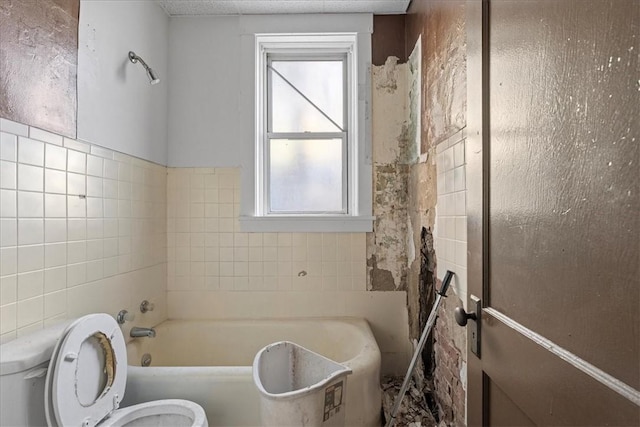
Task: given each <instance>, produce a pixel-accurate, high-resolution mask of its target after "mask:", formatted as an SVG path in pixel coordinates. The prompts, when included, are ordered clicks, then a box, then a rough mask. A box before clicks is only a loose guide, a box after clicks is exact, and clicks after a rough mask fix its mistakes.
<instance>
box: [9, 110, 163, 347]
mask: <svg viewBox="0 0 640 427" xmlns="http://www.w3.org/2000/svg"><path fill="white" fill-rule="evenodd" d="M166 230H167V223H166V168H165V167H164V166H159V165H156V164H153V163H150V162H146V161H142V160H140V159H136V158H134V157H131V156H127V155H123V154H120V153H116V152H113V151H110V150H107V149H104V148H101V147H96V146H92V145H90V144H87V143H84V142H82V141H74V140H71V139H68V138H63V137H61V136H59V135H55V134H52V133H50V132H45V131H42V130H40V129H35V128H31V127H28V126H25V125H22V124H20V123H15V122H11V121H9V120H5V119H0V341H2V342H4V341H7V340H10V339H13V338H15V337H16V336H18V335H20V334H23V333H27V332H29V331H33V330H36V329H39V328H42V327H44V326H46V325H48V324H49V323H51V322H54V321H56V320H59V319H63V318H67V317H75V316H79V315H82V314H85V313H89V312H93V311H104V312H107V313H110V314H114V315H115V314H116V313H117V312H118V311H119V310H120V309H123V308H126V309H128V310H134V311H135V310H136V307H137V306H138V305H139V303H140V301H142V300H143V299H151V300H155V302H156V307H158V308H157V310H156V311H155V312H154V313H153V314H150V315H145V316H146V317H145V316H143V315H139V316H138V319H137V322H140V323H141V324H147V325H148V324H149V323H158V321H160V320H162V319H163V318H165V317H166Z"/></svg>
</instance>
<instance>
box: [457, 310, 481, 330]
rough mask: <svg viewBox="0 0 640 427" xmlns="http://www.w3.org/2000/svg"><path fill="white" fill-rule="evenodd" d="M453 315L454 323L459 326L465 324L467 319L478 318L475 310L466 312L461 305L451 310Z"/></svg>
mask: <svg viewBox="0 0 640 427" xmlns="http://www.w3.org/2000/svg"><path fill="white" fill-rule="evenodd" d="M453 315H454V317H455V318H456V323H457V324H458V325H460V326H467V321H468V320H469V319H471V320H477V319H478V316H476V313H475V311H472V312H470V313H467V312H466V311H465V310H464V308H462V307H456V309H455V310H454V312H453Z"/></svg>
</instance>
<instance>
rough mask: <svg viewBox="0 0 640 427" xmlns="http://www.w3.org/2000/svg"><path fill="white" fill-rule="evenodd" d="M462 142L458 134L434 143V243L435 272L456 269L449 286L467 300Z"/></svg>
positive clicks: (461, 137)
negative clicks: (435, 144)
mask: <svg viewBox="0 0 640 427" xmlns="http://www.w3.org/2000/svg"><path fill="white" fill-rule="evenodd" d="M465 146H466V142H465V139H464V136H463V135H462V134H460V133H459V134H456V135H454V136H453V137H452V138H450V139H449V140H447V141H444V142H443V143H441V144H439V145H438V146H437V147H436V169H437V174H438V175H437V186H438V187H437V191H438V200H437V205H436V227H435V237H436V239H435V246H436V258H437V274H438V278H439V279H440V280H442V279H443V278H444V275H445V273H446V271H447V270H451V271H453V272H455V273H456V275H455V276H454V280H453V282H452V288H453V289H454V291H455V292H456V294H457V295H458V297H460V299H461V300H462V302H463V303H464V304H465V307H466V303H467V209H466V197H467V186H466V159H465Z"/></svg>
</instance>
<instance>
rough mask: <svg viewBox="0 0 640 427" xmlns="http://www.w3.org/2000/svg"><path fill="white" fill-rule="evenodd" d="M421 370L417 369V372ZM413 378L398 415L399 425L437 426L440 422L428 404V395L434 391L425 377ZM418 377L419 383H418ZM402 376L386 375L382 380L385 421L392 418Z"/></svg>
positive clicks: (397, 422)
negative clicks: (427, 383)
mask: <svg viewBox="0 0 640 427" xmlns="http://www.w3.org/2000/svg"><path fill="white" fill-rule="evenodd" d="M418 371H419V372H421V370H419V369H418V370H416V373H417V372H418ZM416 377H417V376H416V375H414V378H412V379H411V382H410V383H409V387H408V388H407V393H406V394H405V396H404V399H402V404H401V405H400V409H399V410H398V414H397V415H396V422H395V424H396V425H397V426H407V427H435V426H437V425H438V422H437V421H436V419H435V418H434V416H433V414H432V413H431V410H430V409H429V405H428V404H427V399H426V396H427V395H428V394H430V393H432V390H431V389H430V388H429V387H428V386H427V385H426V381H424V378H416ZM414 379H417V380H418V381H417V382H418V383H419V384H416V381H414ZM403 380H404V379H403V378H401V377H385V378H383V381H382V409H383V411H384V418H385V422H386V421H388V420H389V419H390V418H391V411H392V409H393V405H394V403H395V401H396V397H397V396H398V393H399V392H400V387H402V381H403Z"/></svg>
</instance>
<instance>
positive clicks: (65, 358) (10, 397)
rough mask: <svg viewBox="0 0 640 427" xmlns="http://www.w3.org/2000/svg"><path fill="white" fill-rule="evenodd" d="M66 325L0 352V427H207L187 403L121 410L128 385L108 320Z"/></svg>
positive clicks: (120, 341)
mask: <svg viewBox="0 0 640 427" xmlns="http://www.w3.org/2000/svg"><path fill="white" fill-rule="evenodd" d="M67 325H68V326H66V327H65V325H61V326H56V327H52V328H49V329H46V330H43V331H39V332H37V333H35V334H32V335H30V336H25V337H22V338H19V339H17V340H15V341H11V342H9V343H7V344H4V345H2V346H0V426H5V425H7V426H34V425H49V426H60V427H62V426H64V427H72V426H78V427H80V426H82V427H85V426H100V427H111V426H127V427H134V426H167V427H169V426H171V427H182V426H184V427H191V426H193V427H208V422H207V418H206V415H205V413H204V410H203V409H202V407H201V406H199V405H198V404H196V403H194V402H190V401H187V400H178V399H170V400H157V401H153V402H145V403H141V404H138V405H134V406H130V407H127V408H122V409H119V405H120V401H122V397H123V396H124V391H125V385H126V382H127V351H126V347H125V341H124V337H123V336H122V331H121V330H120V327H119V326H118V324H117V323H116V321H115V320H114V319H113V318H112V317H111V316H109V315H108V314H90V315H88V316H84V317H82V318H80V319H78V320H76V321H74V322H72V323H71V324H68V323H67Z"/></svg>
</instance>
